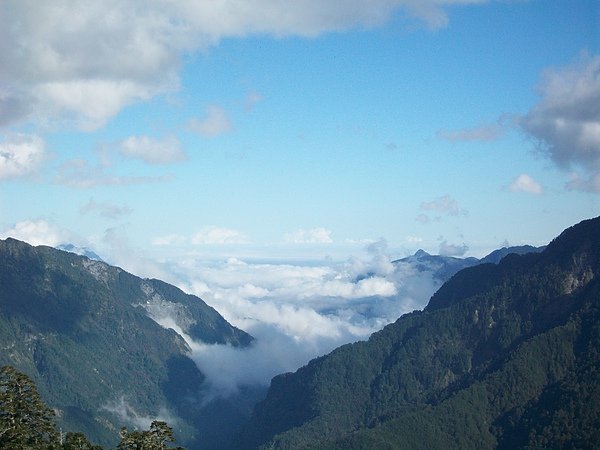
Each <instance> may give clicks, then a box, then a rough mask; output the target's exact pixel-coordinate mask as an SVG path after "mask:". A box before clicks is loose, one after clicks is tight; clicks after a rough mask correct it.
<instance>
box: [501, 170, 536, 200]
mask: <svg viewBox="0 0 600 450" xmlns="http://www.w3.org/2000/svg"><path fill="white" fill-rule="evenodd" d="M508 189H509V190H510V191H511V192H526V193H528V194H536V195H539V194H542V193H543V192H544V188H542V185H541V184H539V183H538V182H537V181H535V180H534V179H533V178H531V177H530V176H529V175H527V174H526V173H522V174H521V175H519V176H518V177H517V178H515V179H514V180H513V182H512V183H511V184H510V185H509V186H508Z"/></svg>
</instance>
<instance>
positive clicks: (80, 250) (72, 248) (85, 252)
mask: <svg viewBox="0 0 600 450" xmlns="http://www.w3.org/2000/svg"><path fill="white" fill-rule="evenodd" d="M56 248H57V249H58V250H63V251H65V252H71V253H75V254H76V255H81V256H86V257H88V258H89V259H93V260H95V261H102V258H100V257H99V256H98V255H97V254H96V253H95V252H94V251H93V250H91V249H89V248H87V247H78V246H76V245H73V244H60V245H57V246H56Z"/></svg>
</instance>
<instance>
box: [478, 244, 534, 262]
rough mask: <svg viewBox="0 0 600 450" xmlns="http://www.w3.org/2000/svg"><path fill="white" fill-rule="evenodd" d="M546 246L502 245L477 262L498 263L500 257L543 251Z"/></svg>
mask: <svg viewBox="0 0 600 450" xmlns="http://www.w3.org/2000/svg"><path fill="white" fill-rule="evenodd" d="M545 248H546V247H545V246H542V247H533V246H531V245H518V246H515V247H502V248H500V249H498V250H494V251H493V252H491V253H490V254H489V255H487V256H485V257H483V258H481V259H480V260H479V263H480V264H481V263H492V264H498V263H499V262H500V261H501V260H502V258H504V257H505V256H508V255H512V254H515V255H526V254H527V253H540V252H542V251H544V249H545Z"/></svg>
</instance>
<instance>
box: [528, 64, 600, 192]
mask: <svg viewBox="0 0 600 450" xmlns="http://www.w3.org/2000/svg"><path fill="white" fill-rule="evenodd" d="M538 89H539V93H540V97H541V98H540V100H539V102H538V103H537V104H536V105H535V106H534V107H533V108H532V109H531V110H530V111H529V113H528V114H527V115H526V116H524V117H522V118H521V120H520V125H521V127H522V129H523V130H524V131H525V132H526V133H528V134H529V135H531V136H532V137H534V138H535V139H537V140H538V141H539V144H540V150H541V151H542V152H543V153H544V154H546V155H547V156H548V157H550V159H552V161H554V162H555V163H556V165H557V166H558V167H560V168H562V169H565V170H567V171H572V172H573V175H572V180H571V182H570V183H569V184H568V187H569V188H571V189H580V190H588V191H592V192H597V193H600V183H599V182H598V181H599V179H600V55H597V56H589V55H582V56H581V57H580V58H579V59H578V60H577V61H576V62H575V63H573V64H572V65H570V66H567V67H563V68H559V69H553V70H548V71H546V73H545V74H544V75H543V77H542V81H541V83H540V85H539V88H538ZM586 177H587V179H586Z"/></svg>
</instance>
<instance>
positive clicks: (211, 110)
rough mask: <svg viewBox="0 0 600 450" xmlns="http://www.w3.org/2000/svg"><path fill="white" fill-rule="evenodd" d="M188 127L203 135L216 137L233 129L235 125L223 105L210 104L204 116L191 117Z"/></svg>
mask: <svg viewBox="0 0 600 450" xmlns="http://www.w3.org/2000/svg"><path fill="white" fill-rule="evenodd" d="M188 128H189V129H190V130H191V131H194V132H196V133H199V134H201V135H202V136H206V137H215V136H218V135H220V134H224V133H227V132H229V131H231V130H232V129H233V126H232V124H231V120H230V119H229V116H228V115H227V112H226V111H225V110H224V109H223V107H221V106H219V105H210V106H208V107H207V108H206V114H205V116H204V118H202V119H196V118H194V119H191V120H190V121H189V122H188Z"/></svg>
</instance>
